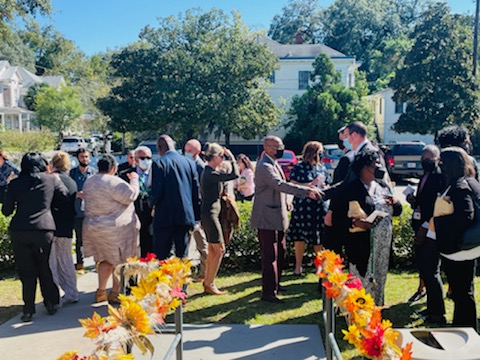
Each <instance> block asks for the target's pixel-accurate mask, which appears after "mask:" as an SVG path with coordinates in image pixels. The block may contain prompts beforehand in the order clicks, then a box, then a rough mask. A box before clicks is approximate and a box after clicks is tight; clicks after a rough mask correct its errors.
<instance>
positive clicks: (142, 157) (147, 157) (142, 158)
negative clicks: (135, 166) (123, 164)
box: [138, 156, 152, 160]
mask: <svg viewBox="0 0 480 360" xmlns="http://www.w3.org/2000/svg"><path fill="white" fill-rule="evenodd" d="M138 158H139V159H140V160H145V159H148V160H150V159H151V158H152V157H151V156H139V157H138Z"/></svg>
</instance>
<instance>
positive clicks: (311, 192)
mask: <svg viewBox="0 0 480 360" xmlns="http://www.w3.org/2000/svg"><path fill="white" fill-rule="evenodd" d="M323 195H324V193H323V191H321V190H320V189H319V188H318V187H309V188H308V190H307V197H309V198H310V199H313V200H318V199H321V198H322V196H323Z"/></svg>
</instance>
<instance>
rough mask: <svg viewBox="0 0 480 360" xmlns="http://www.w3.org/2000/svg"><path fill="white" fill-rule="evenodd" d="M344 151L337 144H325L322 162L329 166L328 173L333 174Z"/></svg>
mask: <svg viewBox="0 0 480 360" xmlns="http://www.w3.org/2000/svg"><path fill="white" fill-rule="evenodd" d="M343 154H344V152H343V150H342V149H340V148H339V147H338V145H337V144H327V145H323V156H322V163H323V165H325V167H326V168H327V171H328V173H329V174H330V175H331V176H333V171H334V170H335V168H336V167H337V165H338V162H339V161H340V158H341V157H342V156H343Z"/></svg>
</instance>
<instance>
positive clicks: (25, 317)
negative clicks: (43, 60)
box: [21, 313, 33, 322]
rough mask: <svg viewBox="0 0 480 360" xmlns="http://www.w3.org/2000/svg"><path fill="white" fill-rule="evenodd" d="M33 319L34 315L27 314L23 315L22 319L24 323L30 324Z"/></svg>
mask: <svg viewBox="0 0 480 360" xmlns="http://www.w3.org/2000/svg"><path fill="white" fill-rule="evenodd" d="M32 317H33V314H30V313H26V314H23V315H22V317H21V319H22V321H23V322H30V321H32Z"/></svg>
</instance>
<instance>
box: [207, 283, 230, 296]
mask: <svg viewBox="0 0 480 360" xmlns="http://www.w3.org/2000/svg"><path fill="white" fill-rule="evenodd" d="M203 289H204V290H205V294H210V295H225V294H228V291H225V290H219V289H218V288H217V286H216V285H215V284H211V285H205V283H203Z"/></svg>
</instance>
